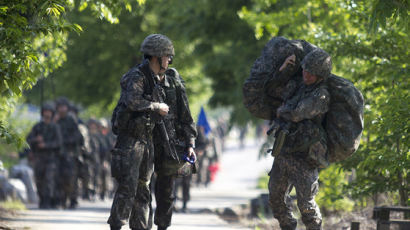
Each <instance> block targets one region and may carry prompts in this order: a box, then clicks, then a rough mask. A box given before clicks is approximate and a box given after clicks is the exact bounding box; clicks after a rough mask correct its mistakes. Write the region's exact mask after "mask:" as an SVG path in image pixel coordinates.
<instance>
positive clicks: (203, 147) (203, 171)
mask: <svg viewBox="0 0 410 230" xmlns="http://www.w3.org/2000/svg"><path fill="white" fill-rule="evenodd" d="M196 128H197V132H198V136H197V137H196V140H195V144H196V148H195V151H196V153H197V157H198V172H197V174H196V181H195V182H196V185H200V184H201V183H204V184H205V182H206V181H207V175H208V166H209V159H208V158H207V152H206V151H207V148H208V146H209V139H208V138H207V136H206V135H205V129H204V127H203V126H199V125H197V127H196Z"/></svg>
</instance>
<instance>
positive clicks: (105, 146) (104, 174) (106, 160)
mask: <svg viewBox="0 0 410 230" xmlns="http://www.w3.org/2000/svg"><path fill="white" fill-rule="evenodd" d="M98 124H99V127H98V128H99V139H100V142H101V150H100V161H101V170H100V178H101V190H100V199H101V200H104V199H105V196H106V195H108V193H109V189H108V187H109V185H110V183H109V178H110V176H109V173H110V167H109V164H110V150H111V149H112V148H113V147H114V141H115V140H114V139H113V138H114V136H113V135H112V134H111V133H110V132H109V129H108V122H107V120H106V119H104V118H101V119H100V120H99V121H98Z"/></svg>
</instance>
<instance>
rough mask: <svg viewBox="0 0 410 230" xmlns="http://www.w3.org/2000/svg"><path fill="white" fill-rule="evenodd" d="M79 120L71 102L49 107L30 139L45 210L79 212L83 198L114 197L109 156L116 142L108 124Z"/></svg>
mask: <svg viewBox="0 0 410 230" xmlns="http://www.w3.org/2000/svg"><path fill="white" fill-rule="evenodd" d="M77 114H78V109H77V108H76V107H75V106H73V105H71V103H70V102H69V100H68V99H66V98H59V99H58V100H56V102H55V103H45V104H44V105H43V106H42V107H41V121H40V122H39V123H37V124H36V125H35V126H34V127H33V128H32V130H31V132H30V133H29V135H28V136H27V143H28V144H29V145H30V148H31V152H32V156H31V159H32V162H31V163H32V166H33V168H34V172H35V173H34V174H35V182H36V185H37V190H38V196H39V208H41V209H54V208H64V209H66V208H70V209H75V208H76V207H77V205H78V201H77V199H78V197H82V198H83V199H86V200H95V199H96V198H100V199H102V200H103V199H105V198H106V197H107V195H112V194H111V191H110V189H109V187H110V185H111V184H112V183H111V181H110V178H111V177H110V172H109V170H110V166H109V164H110V155H109V151H110V150H111V149H112V147H113V146H114V142H115V137H114V135H113V134H112V133H111V131H110V130H111V129H110V127H109V125H108V122H107V121H106V120H105V119H100V120H95V119H90V120H89V121H88V122H87V123H84V122H83V121H82V120H81V119H79V118H78V116H77Z"/></svg>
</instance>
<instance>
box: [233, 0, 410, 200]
mask: <svg viewBox="0 0 410 230" xmlns="http://www.w3.org/2000/svg"><path fill="white" fill-rule="evenodd" d="M252 2H253V4H252V5H251V6H250V7H243V8H242V9H241V11H240V12H239V15H240V16H241V18H242V19H243V20H245V21H246V22H247V23H249V25H251V26H253V27H254V31H255V37H256V38H258V39H260V40H264V41H267V40H268V39H270V38H271V37H272V36H278V35H279V36H286V37H288V38H291V39H305V40H307V41H309V42H311V43H313V44H316V45H318V46H319V47H321V48H323V49H325V50H327V51H328V52H329V53H330V54H331V56H332V57H333V64H334V71H333V72H335V73H336V74H339V75H341V76H343V77H345V78H348V79H351V80H353V82H355V84H356V86H357V87H358V88H359V89H360V90H361V91H362V92H363V95H364V97H365V100H366V109H365V131H364V137H365V138H364V139H363V140H362V147H361V148H360V149H359V151H358V152H357V153H356V154H355V155H354V156H353V157H352V158H350V159H349V160H347V161H345V162H343V168H344V170H345V172H348V171H354V172H356V174H355V175H356V177H355V178H354V180H353V182H352V183H351V184H350V185H349V186H348V187H347V188H348V191H349V192H350V193H351V194H352V195H353V197H355V198H361V197H366V196H369V195H372V194H376V193H379V192H396V193H398V194H399V195H400V204H401V205H406V204H407V203H408V200H407V199H408V194H409V191H408V178H407V175H408V174H409V171H408V170H409V161H410V159H409V149H408V148H409V145H410V143H409V139H408V130H409V128H408V127H409V117H410V116H409V115H410V108H409V104H408V103H409V99H408V98H409V96H408V92H409V79H408V75H409V67H408V60H410V57H409V49H408V47H409V46H410V39H409V30H408V11H409V4H408V1H406V0H403V1H402V0H399V1H382V0H372V1H362V0H336V1H335V0H311V1H303V0H296V1H285V0H268V1H259V0H254V1H252ZM285 15H286V16H285ZM329 170H331V169H329ZM336 194H337V193H336Z"/></svg>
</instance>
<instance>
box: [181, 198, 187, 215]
mask: <svg viewBox="0 0 410 230" xmlns="http://www.w3.org/2000/svg"><path fill="white" fill-rule="evenodd" d="M186 206H187V202H186V201H184V204H183V205H182V209H181V212H183V213H186V211H187V209H186Z"/></svg>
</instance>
